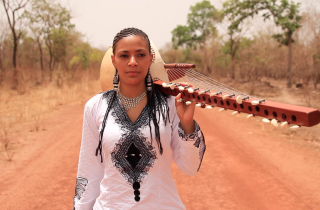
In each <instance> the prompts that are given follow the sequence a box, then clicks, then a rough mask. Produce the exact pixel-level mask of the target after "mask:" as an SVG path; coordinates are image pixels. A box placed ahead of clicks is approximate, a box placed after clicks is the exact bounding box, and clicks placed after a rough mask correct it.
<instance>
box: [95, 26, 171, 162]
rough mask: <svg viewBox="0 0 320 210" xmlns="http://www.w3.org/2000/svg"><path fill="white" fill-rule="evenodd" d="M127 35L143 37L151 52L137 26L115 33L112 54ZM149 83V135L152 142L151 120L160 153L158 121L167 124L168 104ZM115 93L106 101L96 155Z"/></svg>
mask: <svg viewBox="0 0 320 210" xmlns="http://www.w3.org/2000/svg"><path fill="white" fill-rule="evenodd" d="M128 36H140V37H142V38H144V39H145V41H146V42H147V44H148V46H149V53H151V45H150V40H149V38H148V35H147V34H145V33H144V32H143V31H141V30H139V29H137V28H126V29H123V30H121V31H120V32H119V33H117V35H116V36H115V37H114V40H113V44H112V50H113V54H115V49H116V47H117V43H118V42H119V41H120V40H121V39H123V38H125V37H128ZM145 83H146V84H147V77H146V78H145ZM151 85H152V91H147V107H148V108H149V109H148V110H149V113H148V115H149V129H150V135H151V143H152V139H153V138H152V130H151V121H152V122H153V125H154V130H155V139H156V141H157V144H158V148H159V151H160V154H162V153H163V148H162V144H161V141H160V131H159V122H160V117H162V119H163V121H164V123H165V125H166V124H167V121H169V122H170V119H169V106H168V103H167V100H166V99H167V97H168V96H167V95H165V94H162V93H161V92H160V91H159V90H158V88H157V87H156V86H155V85H154V84H153V81H152V79H151ZM115 95H116V91H113V94H112V97H111V99H110V101H109V103H108V108H107V111H106V114H105V116H104V119H103V123H102V129H101V131H100V136H99V139H100V141H99V145H98V147H97V149H96V156H97V155H98V152H100V155H101V152H102V137H103V132H104V128H105V124H106V120H107V118H108V115H109V112H110V110H111V107H112V104H113V101H114V100H115V98H116V97H115ZM157 111H158V118H157V115H156V113H157ZM101 162H102V155H101Z"/></svg>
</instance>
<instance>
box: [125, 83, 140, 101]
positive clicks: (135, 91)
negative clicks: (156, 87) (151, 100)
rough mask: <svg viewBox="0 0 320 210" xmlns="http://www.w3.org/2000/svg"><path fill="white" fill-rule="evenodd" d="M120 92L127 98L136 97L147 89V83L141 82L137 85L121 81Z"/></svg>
mask: <svg viewBox="0 0 320 210" xmlns="http://www.w3.org/2000/svg"><path fill="white" fill-rule="evenodd" d="M119 88H120V92H121V94H122V95H123V96H124V97H127V98H135V97H138V96H140V95H141V94H142V93H143V92H144V91H146V85H145V84H144V83H140V84H137V85H130V84H126V83H122V84H121V83H120V86H119Z"/></svg>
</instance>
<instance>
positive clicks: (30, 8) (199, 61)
mask: <svg viewBox="0 0 320 210" xmlns="http://www.w3.org/2000/svg"><path fill="white" fill-rule="evenodd" d="M59 1H60V0H0V186H1V187H0V209H1V210H3V209H5V210H12V209H14V210H20V209H22V210H25V209H35V210H37V209H41V210H43V209H46V210H56V209H72V205H73V198H74V196H75V191H74V189H75V185H76V176H77V175H76V174H77V166H78V157H79V150H80V142H81V135H82V134H81V128H82V123H83V118H82V116H83V108H84V105H85V103H86V101H87V100H88V99H89V98H91V97H92V96H94V95H96V94H97V93H99V92H101V88H100V83H99V73H100V72H99V71H100V65H101V61H102V59H103V56H104V54H105V52H106V50H107V48H102V47H101V48H97V47H93V45H92V43H90V42H88V41H87V40H88V38H87V37H86V36H85V35H83V34H82V33H81V32H80V31H79V30H78V29H77V25H74V24H73V21H74V20H76V18H77V17H74V13H75V12H76V11H73V10H71V9H68V8H67V7H65V6H63V4H59ZM197 1H198V2H197V3H194V4H193V5H191V6H190V7H189V10H186V11H185V14H186V22H185V23H184V24H182V25H173V26H172V29H171V40H168V41H169V42H168V43H167V44H165V45H164V46H157V47H158V48H159V51H160V54H161V56H162V58H163V60H164V62H165V63H194V64H196V66H197V67H196V69H195V70H196V71H198V72H200V73H202V74H205V75H207V76H209V77H211V78H213V79H215V80H217V81H219V82H221V83H224V84H225V85H228V86H230V87H233V88H235V89H238V90H240V91H242V92H244V93H246V94H250V95H252V96H256V97H258V98H261V99H262V98H265V99H266V101H268V100H269V101H275V102H282V103H288V104H293V105H300V106H307V107H312V108H316V109H320V105H319V104H320V84H319V83H320V21H319V20H320V3H319V0H219V1H216V0H211V1H207V0H197ZM61 2H62V0H61ZM84 2H86V3H84ZM101 2H102V1H100V2H99V3H101ZM103 2H108V3H106V5H108V6H110V5H113V4H114V2H115V1H103ZM136 2H137V5H138V4H139V3H140V1H136ZM163 2H164V3H163V4H164V5H165V6H169V4H171V2H172V1H170V2H169V1H163ZM95 3H96V2H94V3H92V1H79V5H80V4H85V5H86V6H87V4H95ZM181 3H184V1H181ZM77 4H78V1H77ZM166 4H167V5H166ZM93 6H94V7H96V6H97V5H93ZM121 6H122V5H121ZM108 9H109V8H108ZM130 9H131V8H130ZM148 9H149V8H148ZM174 9H176V8H174ZM84 12H86V11H84ZM106 12H108V10H106ZM159 14H161V15H166V14H165V13H163V12H159ZM94 15H96V14H94ZM174 15H175V14H174ZM99 18H100V19H99ZM159 18H162V16H161V17H159ZM101 20H102V18H101V17H97V22H98V21H101ZM115 21H116V19H112V24H113V23H114V22H115ZM95 24H101V23H95ZM78 27H79V26H78ZM127 27H132V25H129V26H127ZM133 27H135V26H134V25H133ZM148 30H154V29H152V28H151V29H148ZM157 30H161V29H159V27H157ZM115 33H116V32H115ZM114 35H115V34H114ZM150 38H151V39H152V37H150ZM109 41H110V42H111V40H109ZM217 110H218V109H217V108H214V109H211V110H209V109H201V108H197V111H196V113H195V119H196V120H197V122H198V123H199V125H200V126H201V129H202V130H203V133H204V135H205V138H206V145H207V150H206V153H205V156H204V158H203V161H202V164H201V170H199V172H198V174H197V176H195V177H189V176H187V175H185V174H183V173H181V172H180V171H179V169H178V167H177V166H176V165H175V164H172V166H171V169H172V170H171V171H172V176H173V178H174V180H175V182H176V185H177V190H178V192H179V196H180V198H181V200H182V202H183V203H184V205H185V206H186V208H187V209H190V210H197V209H201V210H202V209H225V210H227V209H228V210H229V209H232V210H233V209H237V210H238V209H245V210H256V209H268V210H271V209H281V210H301V209H319V206H320V190H319V189H320V182H319V177H320V124H318V125H316V126H313V127H303V126H302V127H301V128H299V129H298V130H295V131H293V130H291V129H289V126H288V127H287V128H286V129H280V128H279V127H278V128H276V127H274V126H272V125H270V123H269V124H263V123H262V122H261V119H262V118H260V117H252V118H251V119H249V120H247V119H246V117H247V115H246V114H244V113H241V114H237V115H235V116H232V115H231V113H232V112H231V111H230V110H226V111H223V112H222V111H221V109H220V110H219V112H218V111H217ZM220 111H221V112H220ZM277 125H278V124H277ZM107 126H108V125H107ZM77 187H80V188H81V189H82V187H83V186H82V185H77ZM159 208H160V207H159Z"/></svg>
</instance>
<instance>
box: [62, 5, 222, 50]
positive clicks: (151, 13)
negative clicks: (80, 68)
mask: <svg viewBox="0 0 320 210" xmlns="http://www.w3.org/2000/svg"><path fill="white" fill-rule="evenodd" d="M200 1H201V0H171V1H169V0H161V1H160V0H157V1H156V0H91V1H88V0H60V2H61V4H62V5H64V6H66V7H67V8H69V9H71V11H72V15H73V17H74V18H73V19H72V22H73V23H74V24H75V25H76V29H77V30H78V31H80V32H82V33H83V34H85V36H86V39H87V40H86V41H88V42H89V43H91V44H92V45H93V46H95V47H99V48H101V47H103V48H106V47H108V46H110V45H111V43H112V40H113V38H114V36H115V35H116V34H117V33H118V32H119V31H120V30H121V29H123V28H127V27H136V28H139V29H141V30H143V31H144V32H146V33H147V34H148V36H149V38H150V39H151V40H152V41H153V42H154V43H155V45H156V46H157V48H158V49H159V48H161V47H163V46H164V45H165V44H166V43H167V42H170V41H171V31H172V30H173V29H174V28H175V27H176V26H177V25H178V24H180V25H185V24H186V21H187V15H188V13H189V8H190V6H191V5H195V4H196V3H197V2H200ZM219 2H221V1H220V0H211V4H213V5H215V6H216V7H221V3H219ZM219 9H220V8H219Z"/></svg>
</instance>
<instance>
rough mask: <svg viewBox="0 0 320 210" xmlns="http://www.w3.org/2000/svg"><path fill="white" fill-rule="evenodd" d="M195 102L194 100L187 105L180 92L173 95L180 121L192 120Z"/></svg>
mask: <svg viewBox="0 0 320 210" xmlns="http://www.w3.org/2000/svg"><path fill="white" fill-rule="evenodd" d="M195 104H196V102H191V104H189V105H187V104H186V101H184V100H183V99H182V97H181V93H179V94H178V95H177V96H176V97H175V105H176V109H177V114H178V117H179V118H180V121H186V122H188V121H192V120H193V115H194V110H195Z"/></svg>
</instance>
